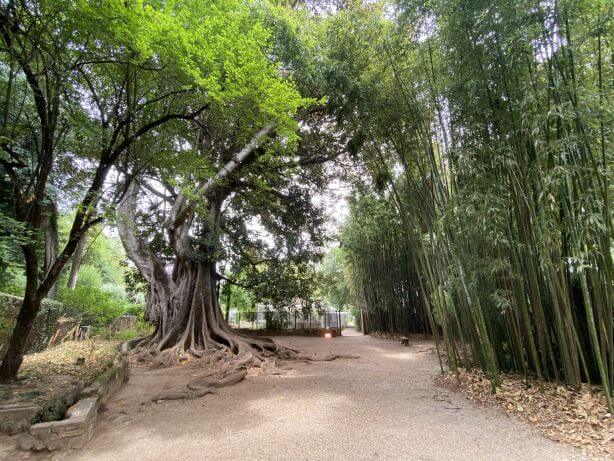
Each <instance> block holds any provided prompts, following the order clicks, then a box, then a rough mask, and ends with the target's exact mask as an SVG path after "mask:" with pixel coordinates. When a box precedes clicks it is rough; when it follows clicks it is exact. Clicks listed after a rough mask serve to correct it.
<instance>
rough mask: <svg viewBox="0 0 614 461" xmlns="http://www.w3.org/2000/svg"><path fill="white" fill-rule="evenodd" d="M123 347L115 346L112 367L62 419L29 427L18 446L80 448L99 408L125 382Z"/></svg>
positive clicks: (90, 429) (89, 387) (87, 388)
mask: <svg viewBox="0 0 614 461" xmlns="http://www.w3.org/2000/svg"><path fill="white" fill-rule="evenodd" d="M126 344H127V343H122V344H120V346H119V347H118V350H119V352H120V355H119V356H118V358H117V359H116V362H115V363H114V364H113V366H112V367H111V368H109V369H108V370H106V371H105V372H104V373H103V374H101V375H100V376H99V377H98V378H96V380H95V381H94V382H93V383H92V384H91V385H90V386H88V387H86V388H85V389H83V390H82V391H81V394H80V396H79V400H78V401H77V402H76V403H75V404H74V405H72V406H71V407H70V408H68V410H66V414H65V418H64V419H62V420H60V421H50V422H46V423H37V424H34V425H32V426H30V429H29V431H28V433H27V434H23V436H22V437H21V438H20V439H19V441H18V445H19V447H20V448H21V449H23V450H45V449H46V450H57V449H60V448H76V449H81V448H83V447H84V446H85V444H86V443H87V442H88V441H89V440H90V439H91V438H92V435H93V434H94V430H93V427H94V424H95V422H96V418H97V416H98V410H99V409H100V406H101V405H102V404H103V403H104V402H105V401H106V400H107V399H108V398H109V397H110V396H111V395H112V394H113V393H114V392H115V391H116V390H118V389H119V388H120V387H121V386H122V384H123V383H124V382H126V381H128V368H129V367H128V358H127V356H126V352H127V347H126V346H125V345H126Z"/></svg>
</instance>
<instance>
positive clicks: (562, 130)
mask: <svg viewBox="0 0 614 461" xmlns="http://www.w3.org/2000/svg"><path fill="white" fill-rule="evenodd" d="M339 17H340V19H338V20H337V22H336V23H333V24H332V25H330V26H329V29H328V31H327V33H328V34H329V35H330V40H331V41H332V42H333V43H334V44H335V45H334V46H333V49H332V50H331V52H330V58H331V61H332V62H337V63H338V65H339V66H341V65H342V66H343V71H344V73H345V77H344V78H341V77H339V78H338V79H337V84H338V85H339V86H340V92H341V93H342V94H343V95H344V98H345V102H346V109H345V112H344V113H343V114H341V115H340V117H343V120H344V122H345V123H346V124H347V126H349V127H351V129H352V130H353V133H354V135H353V138H352V140H351V141H350V144H349V145H348V147H349V148H350V150H351V151H353V152H354V153H355V155H356V157H357V159H358V160H357V162H358V163H359V164H360V165H361V168H362V170H361V173H363V174H364V173H366V176H367V177H369V178H371V180H370V181H368V182H365V181H364V179H363V180H362V181H360V182H357V185H356V187H355V191H354V194H353V196H352V200H351V214H350V218H349V220H348V222H347V224H346V226H345V228H344V230H343V233H342V248H343V249H344V255H345V263H346V272H347V273H348V274H349V278H350V281H351V286H352V291H353V295H354V297H355V302H356V304H357V305H358V306H359V307H361V308H362V309H363V311H364V312H365V314H366V319H365V322H366V323H367V325H366V327H367V328H369V329H371V330H386V331H395V332H411V331H420V330H421V331H430V330H432V332H433V333H434V334H435V335H436V337H437V338H438V339H441V344H442V345H443V347H445V350H446V352H447V357H448V363H449V366H450V368H451V369H452V370H456V369H457V367H459V366H465V367H468V366H472V365H477V366H480V367H481V368H483V369H484V370H485V371H486V372H487V373H488V374H489V376H490V378H491V380H492V383H493V386H497V385H498V383H499V374H500V372H503V371H506V372H507V371H514V372H520V373H523V374H525V375H526V376H534V377H536V378H537V380H538V381H539V383H540V384H541V383H543V381H544V380H551V381H558V382H564V383H568V384H570V385H573V386H579V385H580V383H582V382H589V383H592V384H600V385H602V386H603V389H604V392H605V394H606V397H607V399H608V404H609V405H610V407H611V405H612V402H611V393H612V387H613V386H614V343H613V321H612V305H613V300H614V286H613V282H614V277H613V275H614V274H613V267H612V215H611V211H610V209H609V204H608V201H609V196H610V195H611V193H612V191H611V185H610V184H611V179H612V168H611V167H612V138H611V126H612V112H611V102H612V101H611V93H610V90H611V83H612V77H613V74H612V62H611V57H612V49H611V43H610V40H611V37H612V27H611V18H612V5H611V4H610V5H608V4H607V2H601V1H595V0H590V1H582V0H580V1H567V0H563V1H560V0H555V1H550V0H548V1H542V2H539V1H525V0H501V1H497V2H489V1H480V0H457V1H446V2H438V1H434V2H428V3H424V2H416V1H412V0H409V1H401V2H397V3H396V4H395V5H394V7H392V8H391V7H390V6H373V5H369V6H364V5H363V6H357V7H354V8H350V9H348V10H346V11H345V12H344V13H343V14H341V15H339ZM347 23H351V24H352V26H351V27H347V26H345V25H344V24H347ZM356 43H358V46H356V45H355V44H356ZM348 75H351V77H348ZM347 106H351V109H348V108H347ZM419 310H421V311H423V312H422V313H420V314H419V313H418V311H419Z"/></svg>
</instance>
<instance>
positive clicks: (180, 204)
mask: <svg viewBox="0 0 614 461" xmlns="http://www.w3.org/2000/svg"><path fill="white" fill-rule="evenodd" d="M275 125H276V124H275V123H274V122H271V123H269V124H268V125H267V126H266V127H264V128H262V129H261V130H260V131H259V132H258V133H256V134H255V135H254V137H253V138H252V139H251V140H250V142H248V143H247V144H246V145H245V147H243V149H241V150H240V151H239V152H238V153H237V154H236V155H235V156H234V157H233V158H232V160H230V161H229V162H228V163H227V164H226V165H224V166H223V167H222V169H220V170H219V171H218V172H217V173H216V175H215V176H213V177H212V178H210V179H209V180H208V181H206V182H204V183H203V184H201V185H200V186H199V187H198V189H197V190H196V195H197V196H204V195H207V194H209V193H210V191H211V190H212V189H213V188H214V186H215V185H216V184H218V183H219V182H220V181H223V180H224V179H226V178H227V177H228V176H230V175H231V174H232V173H233V172H234V171H236V170H237V169H238V168H239V167H240V166H241V164H242V163H243V162H245V161H246V160H247V159H248V158H249V157H250V156H251V155H252V154H253V153H254V151H255V150H256V149H257V148H258V147H259V146H260V143H261V142H262V139H263V138H265V137H266V136H268V135H269V134H271V133H272V132H273V130H274V129H275ZM191 212H192V207H191V206H190V205H189V204H188V201H187V199H186V198H185V196H183V195H180V196H179V197H178V198H177V201H176V202H175V206H174V207H173V210H172V212H171V215H170V217H169V220H168V223H167V226H168V227H169V229H170V230H171V231H173V230H174V229H177V228H178V227H179V226H181V225H182V224H183V223H184V222H185V221H186V220H187V219H188V218H189V215H190V213H191Z"/></svg>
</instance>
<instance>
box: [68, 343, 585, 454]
mask: <svg viewBox="0 0 614 461" xmlns="http://www.w3.org/2000/svg"><path fill="white" fill-rule="evenodd" d="M277 340H278V341H279V342H281V343H284V344H287V345H290V346H292V347H296V348H299V349H301V350H302V351H303V352H306V353H312V354H313V353H317V354H318V355H320V354H326V353H328V352H330V351H333V352H338V353H346V354H357V355H359V356H360V358H359V359H344V360H336V361H333V362H316V363H311V364H302V363H300V364H293V365H292V366H293V369H291V370H289V371H288V372H287V373H285V374H283V375H278V376H272V375H262V374H250V375H248V377H247V379H246V380H245V381H243V382H241V383H239V384H237V385H236V386H232V387H230V388H225V389H221V390H220V391H219V393H218V394H217V395H209V396H206V397H204V398H201V399H197V400H192V401H188V402H182V401H169V402H164V403H161V404H152V405H144V406H141V407H140V410H135V409H134V408H133V407H131V403H130V402H135V401H136V399H137V397H138V396H139V395H140V394H141V393H142V392H143V391H144V390H147V388H148V386H150V385H153V383H154V382H157V383H159V382H160V381H161V380H162V381H164V380H166V381H165V382H166V383H167V385H170V384H172V383H173V380H174V381H178V380H182V381H181V382H185V379H187V376H186V373H187V372H181V373H179V372H176V371H173V370H164V371H162V372H160V371H159V370H158V371H156V372H152V371H147V370H139V369H137V370H134V371H133V374H132V378H131V380H130V382H129V383H128V384H127V385H126V386H124V387H123V388H122V389H121V390H120V391H119V392H118V393H117V394H116V395H115V396H114V397H113V399H112V401H111V402H110V403H109V404H108V409H107V411H105V412H103V413H102V414H101V416H100V419H99V423H98V428H97V431H96V435H95V436H94V438H93V439H92V441H91V442H90V443H89V445H88V448H87V449H86V450H84V451H81V452H76V453H75V452H73V453H72V454H65V455H64V456H62V458H64V459H77V460H96V461H101V460H113V461H119V460H129V461H137V460H203V459H206V460H228V459H241V460H248V459H249V460H252V459H276V460H282V459H283V460H294V459H297V460H313V459H327V460H328V459H340V460H341V459H352V460H354V459H412V460H448V459H450V460H451V459H454V460H465V459H466V460H566V459H583V458H582V456H581V454H580V453H579V452H578V451H576V450H573V449H571V448H567V447H564V446H562V445H559V444H556V443H554V442H550V441H548V440H546V439H544V438H543V437H541V436H540V435H539V434H538V433H537V432H536V431H534V430H533V429H531V428H529V427H528V426H525V425H523V424H522V423H520V422H518V421H515V420H512V419H509V418H508V417H507V416H506V415H505V414H504V413H502V412H499V411H497V410H495V409H483V408H479V407H477V406H475V405H474V404H472V403H470V402H469V401H468V400H466V399H465V398H464V397H463V396H462V395H459V394H455V393H453V392H451V391H449V390H446V389H442V388H438V387H436V386H434V385H433V379H432V378H433V376H435V375H436V374H437V373H438V364H437V360H436V357H435V354H434V353H433V351H432V349H433V345H432V343H430V342H428V341H412V342H411V345H410V347H408V348H406V347H402V346H401V345H400V344H398V343H397V342H393V341H389V340H385V339H377V338H372V337H368V336H351V337H342V338H335V339H324V338H306V337H282V338H277ZM193 371H194V370H192V372H193ZM161 373H163V374H164V375H161ZM162 378H164V379H162ZM169 383H170V384H169ZM179 384H180V383H179Z"/></svg>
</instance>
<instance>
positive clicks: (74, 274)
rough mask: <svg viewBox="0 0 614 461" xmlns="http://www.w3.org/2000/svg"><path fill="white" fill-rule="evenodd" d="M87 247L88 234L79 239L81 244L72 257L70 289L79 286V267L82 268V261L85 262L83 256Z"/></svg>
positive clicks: (69, 277)
mask: <svg viewBox="0 0 614 461" xmlns="http://www.w3.org/2000/svg"><path fill="white" fill-rule="evenodd" d="M86 247H87V234H85V235H84V236H83V237H81V240H79V244H78V245H77V249H76V250H75V254H74V255H73V257H72V264H71V266H70V275H69V276H68V283H66V287H67V288H68V289H70V290H74V289H75V287H76V286H77V278H78V276H79V269H80V268H81V263H82V262H83V257H84V256H85V249H86Z"/></svg>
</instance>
